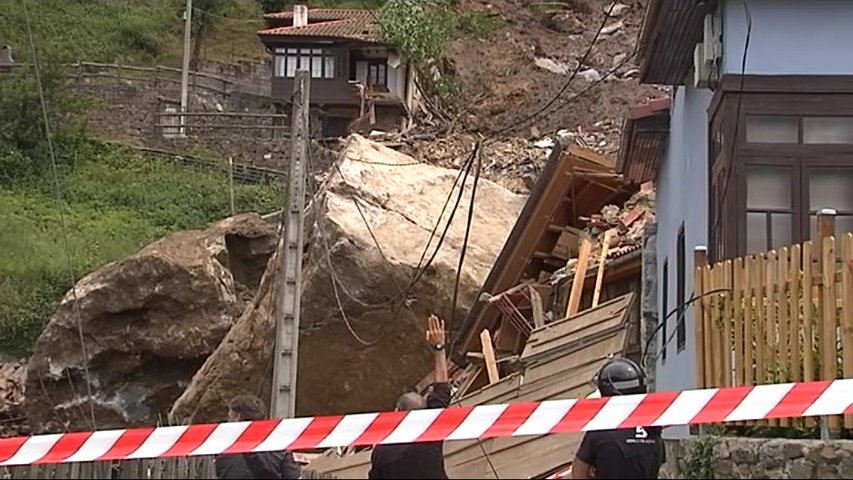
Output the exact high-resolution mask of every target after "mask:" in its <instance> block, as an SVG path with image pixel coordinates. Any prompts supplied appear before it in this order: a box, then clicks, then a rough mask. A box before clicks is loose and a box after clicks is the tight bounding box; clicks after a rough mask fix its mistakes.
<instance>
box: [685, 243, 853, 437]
mask: <svg viewBox="0 0 853 480" xmlns="http://www.w3.org/2000/svg"><path fill="white" fill-rule="evenodd" d="M703 258H704V252H699V251H697V255H696V263H695V265H696V267H695V270H694V289H695V294H694V295H695V298H697V299H698V300H696V302H695V305H694V321H695V325H696V328H695V329H694V332H695V342H696V359H697V364H696V375H697V379H698V383H699V386H700V387H704V388H712V387H732V386H743V385H758V384H766V383H779V382H797V381H811V380H828V379H835V378H853V234H850V233H847V234H844V235H841V236H840V237H839V238H836V237H826V238H823V240H819V241H816V242H811V241H809V242H805V243H803V244H802V245H794V246H792V247H789V248H782V249H780V250H775V251H771V252H766V253H762V254H758V255H752V256H748V257H742V258H737V259H734V260H726V261H724V262H720V263H717V264H714V265H707V264H706V262H704V261H703ZM841 421H842V418H841V417H832V418H830V419H829V422H828V423H829V425H828V426H829V427H830V428H831V429H839V428H841ZM752 423H756V422H752ZM761 424H762V425H768V426H782V427H787V426H805V427H813V426H814V425H815V420H814V419H806V420H805V421H803V420H802V419H781V420H771V421H768V422H762V423H761ZM844 426H845V428H853V416H847V417H846V418H844Z"/></svg>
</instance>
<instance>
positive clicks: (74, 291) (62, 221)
mask: <svg viewBox="0 0 853 480" xmlns="http://www.w3.org/2000/svg"><path fill="white" fill-rule="evenodd" d="M21 5H22V6H23V7H24V19H25V21H26V24H27V36H28V37H29V42H30V49H31V50H32V56H33V69H34V71H35V76H36V86H37V87H38V92H39V102H40V103H41V112H42V117H43V120H44V133H45V139H46V140H47V149H48V156H49V158H50V166H51V172H52V174H53V185H54V189H55V192H56V199H57V206H58V207H59V209H58V210H59V219H60V224H61V228H62V238H63V244H64V247H65V256H66V260H67V262H68V275H69V277H70V280H71V294H72V298H73V301H74V306H73V307H72V311H73V313H74V316H75V317H76V319H77V333H78V336H79V337H80V353H81V355H82V356H83V372H84V375H85V378H86V393H87V394H88V396H89V413H90V415H91V417H92V429H93V430H97V428H98V427H97V422H96V420H95V397H94V396H93V395H92V379H91V377H90V375H89V354H88V352H87V349H86V341H85V335H84V334H83V323H82V320H81V318H80V305H79V297H78V295H77V275H76V274H75V273H74V258H73V256H72V253H71V243H70V241H69V238H68V223H67V220H66V218H65V200H64V198H63V195H62V185H61V182H60V179H59V168H58V167H57V162H56V151H55V149H54V146H53V136H52V134H51V131H50V121H49V119H48V114H47V102H46V101H45V98H44V87H43V85H42V81H41V68H40V66H39V59H38V53H37V51H36V41H35V36H34V35H33V29H32V24H31V23H30V11H29V7H28V6H27V0H21ZM72 386H73V385H72Z"/></svg>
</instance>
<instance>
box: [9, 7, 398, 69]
mask: <svg viewBox="0 0 853 480" xmlns="http://www.w3.org/2000/svg"><path fill="white" fill-rule="evenodd" d="M26 2H27V6H28V8H29V13H30V19H31V21H32V25H33V31H34V33H35V37H36V42H37V45H38V48H39V51H40V52H42V54H43V55H46V56H47V55H49V56H50V57H52V58H58V59H60V60H62V61H76V60H80V59H83V60H94V61H110V62H111V61H115V60H121V61H124V62H127V63H131V62H155V61H156V62H160V63H165V64H172V65H178V64H179V62H180V58H181V52H182V45H183V43H182V42H183V28H184V23H183V18H182V15H183V10H184V8H185V6H186V1H185V0H132V1H120V0H26ZM262 3H263V4H270V5H282V6H283V8H284V9H285V10H289V9H290V8H292V4H293V3H294V2H289V1H286V0H279V1H276V0H195V8H196V9H200V10H204V11H211V12H212V14H205V13H203V12H202V11H198V10H197V11H196V12H195V13H194V17H195V20H196V21H201V22H204V23H205V25H206V27H207V28H208V30H207V32H206V33H205V34H204V35H202V45H201V48H200V51H199V54H200V55H199V56H200V58H202V59H207V60H217V61H237V60H246V59H258V58H263V57H265V55H266V54H265V53H264V49H263V48H262V46H261V44H260V42H259V41H258V38H257V36H256V35H255V32H256V31H257V30H258V29H260V28H262V27H263V25H264V24H263V21H262V19H261V17H262V14H263V13H262V8H261V4H262ZM303 3H305V4H307V5H309V6H311V7H339V8H364V7H365V5H370V6H374V7H375V6H379V5H381V4H382V3H383V0H315V1H305V2H303ZM22 5H23V2H22V1H21V0H0V44H9V45H11V46H12V47H13V52H14V53H15V57H16V59H18V60H19V61H21V60H26V59H28V58H29V57H30V55H29V51H30V47H29V41H28V37H27V30H26V22H25V15H24V9H23V6H22Z"/></svg>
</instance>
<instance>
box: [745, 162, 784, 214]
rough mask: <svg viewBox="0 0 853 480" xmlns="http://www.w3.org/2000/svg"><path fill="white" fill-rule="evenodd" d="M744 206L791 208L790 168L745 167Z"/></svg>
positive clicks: (762, 208) (752, 207)
mask: <svg viewBox="0 0 853 480" xmlns="http://www.w3.org/2000/svg"><path fill="white" fill-rule="evenodd" d="M746 208H748V209H751V210H755V209H761V210H764V209H766V210H774V209H779V210H788V209H790V208H791V170H790V169H789V168H787V167H768V166H758V165H750V166H748V167H747V169H746Z"/></svg>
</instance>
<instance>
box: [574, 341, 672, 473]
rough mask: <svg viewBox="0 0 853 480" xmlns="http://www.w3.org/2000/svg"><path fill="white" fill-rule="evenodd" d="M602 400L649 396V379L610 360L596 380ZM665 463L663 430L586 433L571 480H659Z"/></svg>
mask: <svg viewBox="0 0 853 480" xmlns="http://www.w3.org/2000/svg"><path fill="white" fill-rule="evenodd" d="M593 381H594V382H595V384H596V386H597V387H598V391H599V392H600V393H601V396H602V397H612V396H616V395H634V394H640V393H646V376H645V374H644V373H643V369H642V368H640V366H639V365H637V364H636V363H634V362H632V361H631V360H628V359H627V358H614V359H611V360H609V361H608V362H607V363H606V364H604V366H603V367H602V368H601V370H599V372H598V373H597V374H596V376H595V378H594V380H593ZM664 462H665V457H664V447H663V439H662V438H661V428H660V427H636V428H630V429H619V430H601V431H593V432H586V433H585V434H584V437H583V440H582V441H581V445H580V447H579V448H578V451H577V453H576V454H575V459H574V462H573V463H572V478H578V479H587V478H632V479H646V478H650V479H656V478H658V472H659V471H660V467H661V464H663V463H664Z"/></svg>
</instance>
